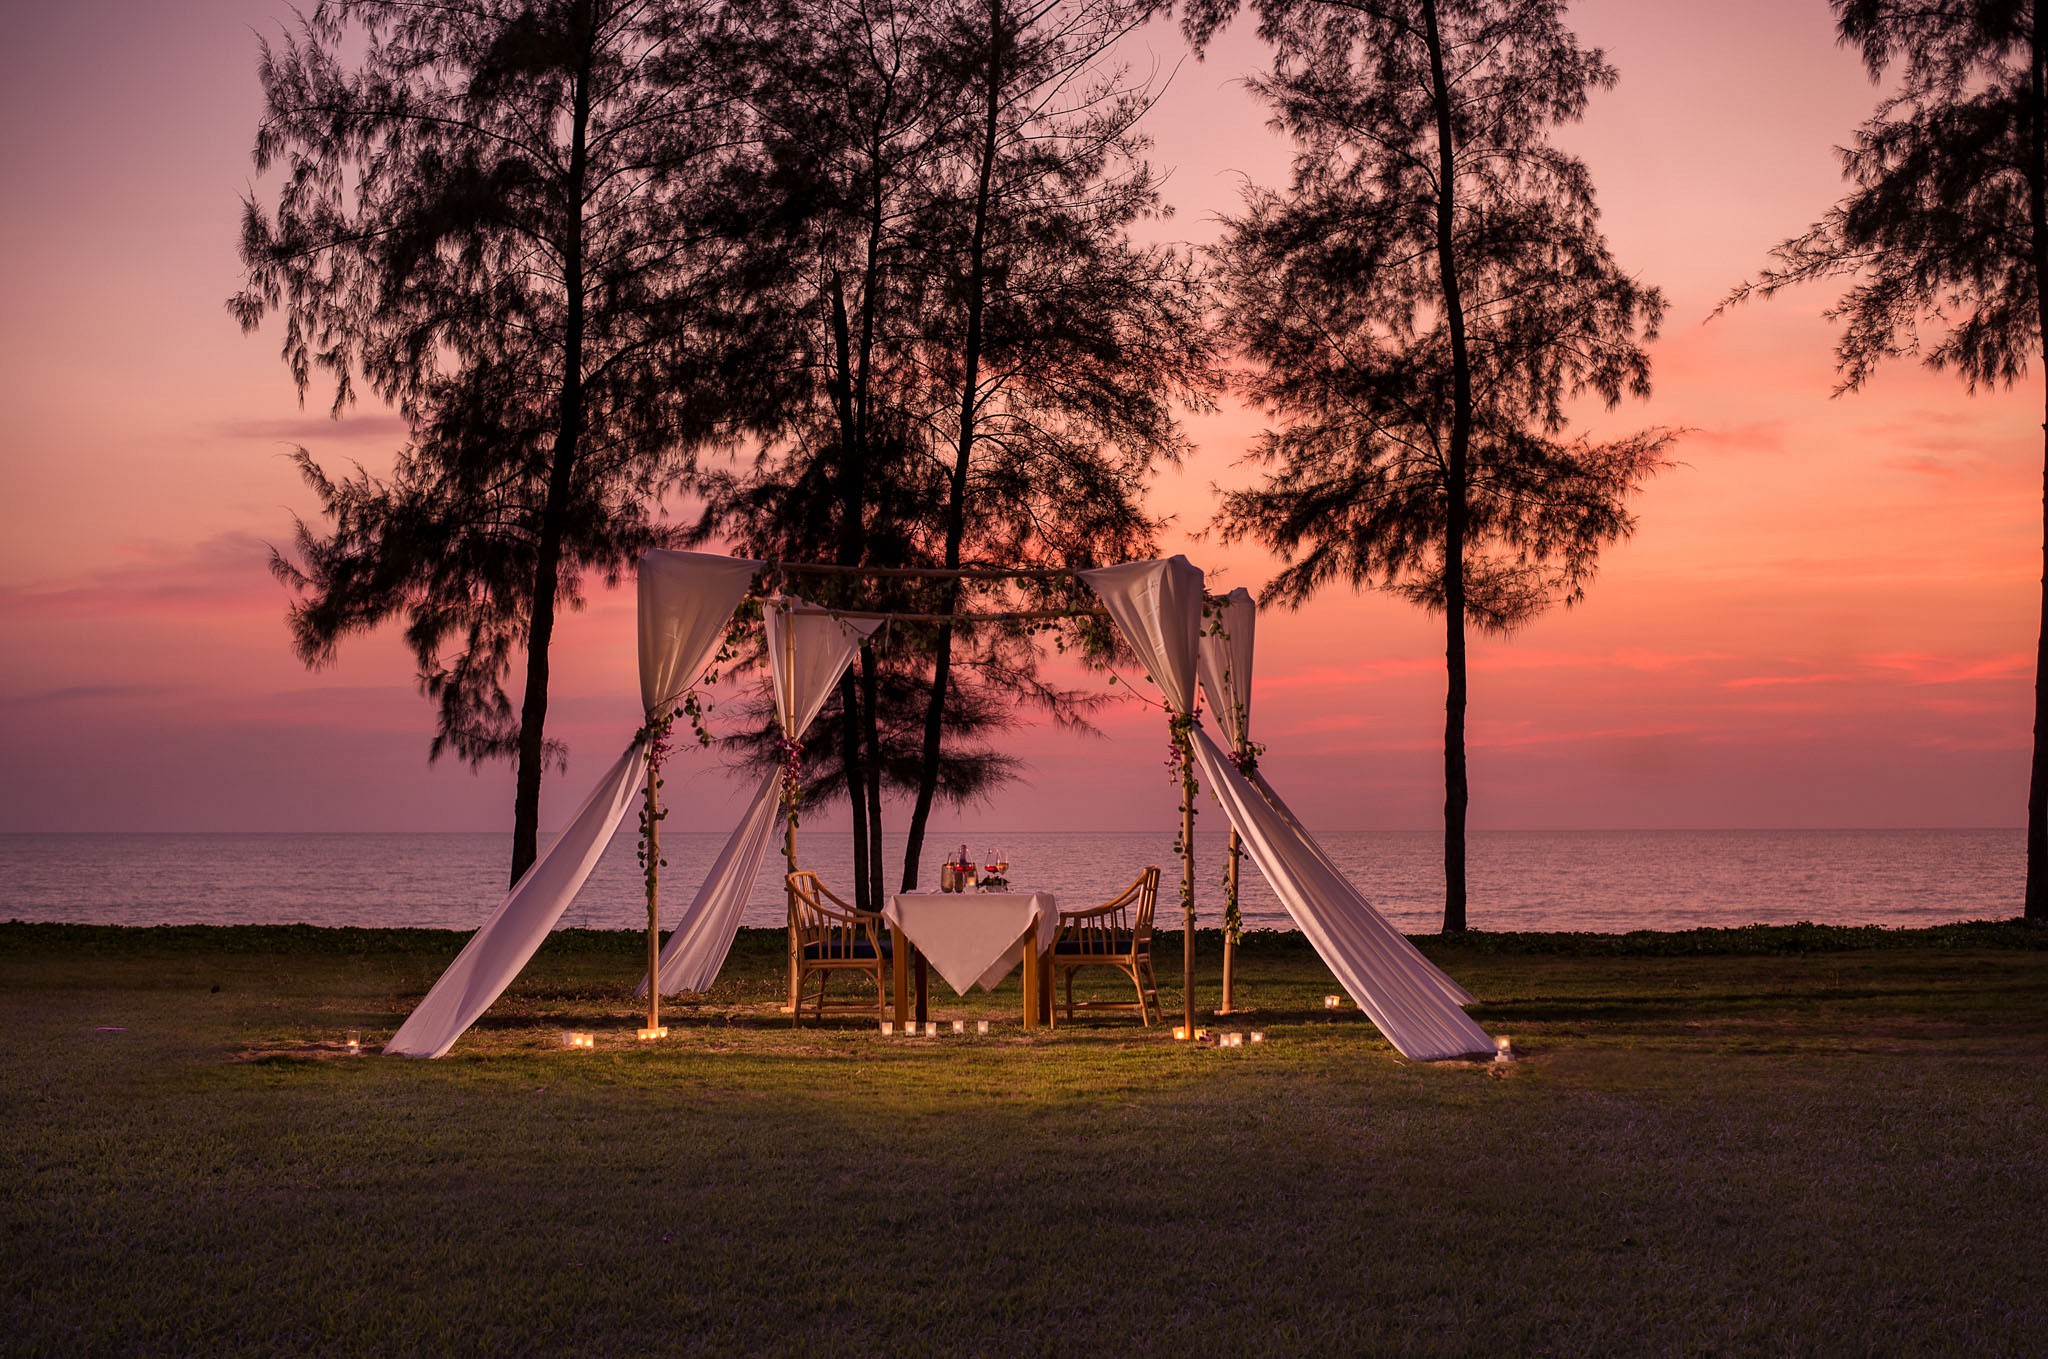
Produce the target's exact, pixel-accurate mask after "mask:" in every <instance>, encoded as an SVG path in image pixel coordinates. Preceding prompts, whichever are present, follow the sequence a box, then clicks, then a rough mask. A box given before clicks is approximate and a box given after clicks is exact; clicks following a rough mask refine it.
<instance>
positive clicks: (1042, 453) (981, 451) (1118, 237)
mask: <svg viewBox="0 0 2048 1359" xmlns="http://www.w3.org/2000/svg"><path fill="white" fill-rule="evenodd" d="M1155 8H1157V6H1156V5H1153V4H1149V3H1145V4H1140V3H1131V2H1130V0H1086V3H1081V4H1069V3H1059V4H1048V3H1044V0H1038V2H1037V3H1033V4H1030V5H1019V4H1015V3H1013V2H1012V0H947V2H946V3H937V4H934V3H908V0H906V2H905V3H901V4H891V3H879V2H878V0H859V2H857V0H751V3H750V4H749V5H746V6H742V7H741V8H740V9H739V11H738V12H739V13H742V14H745V15H747V16H749V17H748V19H747V21H746V22H747V26H748V27H749V28H750V29H752V31H754V33H755V34H756V35H757V38H756V41H755V43H754V49H753V52H752V54H751V56H750V57H749V58H748V59H747V60H746V61H745V62H744V63H740V65H744V66H745V67H746V68H748V69H749V70H750V72H751V74H750V75H749V76H748V77H747V84H748V98H749V101H750V103H751V104H752V106H753V107H754V108H755V110H756V112H757V116H758V117H759V119H760V121H761V124H762V126H763V127H764V129H766V131H765V132H764V138H765V143H764V144H765V146H766V149H767V153H768V154H767V157H766V160H765V162H764V164H766V165H767V166H769V167H771V168H770V170H769V172H768V173H767V176H766V178H765V179H764V181H763V184H762V186H761V187H762V189H763V192H764V203H763V207H762V208H761V210H760V211H759V212H758V213H757V214H756V217H757V220H759V221H761V222H764V223H777V224H778V226H777V228H776V229H777V230H779V231H780V232H782V233H784V234H785V235H786V236H787V238H788V239H789V241H790V242H791V245H790V247H789V248H790V250H791V251H792V254H793V257H794V258H796V259H798V260H800V261H801V264H800V266H799V267H798V268H796V269H795V270H794V272H793V274H792V280H791V283H790V285H789V286H790V290H791V295H792V299H793V300H792V307H795V306H797V305H801V306H802V307H803V310H804V315H805V318H806V320H805V324H804V326H803V327H802V334H803V336H804V343H805V345H806V347H807V353H808V354H809V356H810V359H809V363H808V365H807V367H806V369H805V371H806V372H807V373H808V374H809V375H810V380H809V385H808V386H807V389H806V390H807V393H808V397H807V403H806V406H805V409H804V412H803V413H802V415H801V416H800V417H799V418H797V419H796V420H794V421H792V423H791V426H790V427H789V428H788V429H787V430H785V431H783V432H782V434H781V435H780V436H779V437H778V438H777V439H776V440H774V441H771V442H770V444H769V445H768V446H767V447H766V448H765V450H764V457H763V459H762V461H761V462H760V463H759V464H758V465H757V466H756V467H754V468H753V469H752V470H750V471H748V472H747V473H745V474H744V475H740V476H735V477H733V478H730V479H727V480H724V481H722V482H720V483H719V484H717V485H716V486H715V488H714V494H713V495H712V496H711V497H710V502H709V513H708V514H707V516H706V518H705V521H704V524H703V526H702V528H701V529H700V532H703V533H715V534H717V535H719V536H722V537H727V538H729V539H731V540H734V541H744V542H746V543H749V544H752V545H753V546H752V548H751V549H750V550H754V551H757V552H759V551H763V550H765V549H766V548H767V547H768V546H769V545H771V544H772V545H775V546H777V547H778V548H779V549H780V550H778V551H776V553H775V555H794V556H801V557H810V558H823V559H826V560H833V559H836V560H838V561H841V562H846V563H853V564H862V565H884V566H951V567H959V566H976V565H984V566H1037V565H1058V566H1085V565H1093V564H1095V563H1097V562H1099V561H1104V560H1119V559H1122V558H1124V557H1127V556H1131V555H1139V554H1142V553H1144V552H1147V551H1149V550H1151V544H1152V542H1153V534H1154V530H1155V525H1154V522H1153V521H1152V520H1151V518H1150V517H1149V516H1147V515H1146V514H1145V512H1144V510H1143V509H1142V506H1141V503H1140V500H1141V493H1142V487H1143V482H1144V478H1145V476H1146V474H1147V472H1148V471H1149V470H1150V468H1151V467H1152V466H1154V465H1155V464H1156V463H1157V462H1158V461H1159V460H1160V459H1162V458H1165V459H1170V458H1174V457H1177V456H1178V455H1179V452H1180V450H1181V443H1182V439H1181V435H1180V432H1179V429H1178V427H1177V425H1176V423H1175V420H1174V402H1175V399H1176V398H1177V397H1185V398H1187V399H1189V400H1193V401H1201V400H1203V399H1205V398H1206V395H1207V393H1208V391H1209V390H1210V386H1211V377H1210V356H1209V342H1208V339H1207V336H1206V333H1205V331H1204V329H1203V326H1202V293H1201V288H1200V282H1199V279H1198V278H1197V276H1196V273H1195V270H1194V267H1193V261H1192V259H1191V258H1190V257H1189V256H1188V255H1187V254H1185V253H1184V252H1179V251H1174V250H1170V249H1164V248H1150V247H1140V246H1137V245H1134V244H1133V243H1132V242H1131V241H1130V239H1129V232H1130V228H1131V226H1132V225H1133V224H1134V223H1135V222H1136V221H1137V220H1138V219H1139V218H1141V217H1143V216H1145V215H1147V214H1149V213H1153V212H1157V211H1159V210H1160V209H1159V204H1158V198H1157V192H1156V187H1155V184H1154V182H1153V180H1152V178H1151V175H1150V173H1149V171H1148V170H1147V169H1146V168H1145V166H1144V165H1143V164H1142V162H1141V161H1140V160H1139V159H1138V157H1139V155H1140V154H1141V152H1142V149H1143V144H1142V142H1141V141H1140V139H1139V138H1138V137H1137V136H1136V134H1135V132H1134V124H1135V123H1136V121H1137V119H1138V117H1139V116H1140V115H1141V114H1142V113H1143V111H1144V109H1145V108H1146V107H1147V104H1148V100H1147V98H1146V96H1145V95H1144V94H1143V92H1142V91H1138V90H1134V89H1132V88H1129V87H1128V84H1127V82H1126V80H1125V79H1124V76H1123V73H1122V72H1121V71H1119V70H1117V69H1115V68H1114V67H1113V66H1112V65H1111V64H1110V62H1109V60H1108V52H1109V49H1110V47H1111V46H1112V45H1113V44H1114V43H1115V42H1116V40H1117V39H1118V38H1119V37H1121V36H1122V35H1124V34H1126V33H1128V32H1129V31H1130V30H1131V28H1132V27H1133V26H1135V25H1136V24H1137V23H1138V22H1140V21H1141V20H1142V18H1143V17H1144V15H1145V14H1147V13H1149V12H1151V11H1152V10H1153V9H1155ZM806 548H808V550H805V549H806ZM816 588H817V589H818V590H820V591H827V590H829V589H830V586H829V585H828V584H827V583H825V582H822V581H819V582H817V583H816ZM868 588H872V587H868ZM1071 589H1072V587H1071V585H1070V584H1069V585H1054V584H1052V583H1044V584H1038V583H1031V584H1022V585H1018V584H1005V583H1003V582H997V581H989V580H976V581H971V582H964V583H962V582H952V581H948V582H943V583H939V584H936V585H933V584H931V583H929V582H927V583H925V584H923V585H921V586H913V585H903V586H898V587H893V588H892V589H891V590H890V591H889V592H888V594H887V595H886V598H887V599H888V600H889V601H890V602H891V603H894V604H896V605H897V606H899V607H904V608H907V609H910V610H912V611H914V612H920V613H926V612H930V613H937V614H940V615H943V616H945V617H947V618H951V617H953V616H955V615H957V614H958V613H959V612H960V611H961V609H962V607H963V605H967V604H970V603H973V604H983V605H997V606H1002V605H1011V604H1017V605H1029V604H1040V603H1046V602H1051V601H1057V600H1063V599H1065V598H1067V597H1068V592H1069V591H1071ZM841 598H842V599H844V600H846V601H847V602H851V600H850V597H848V596H843V595H842V596H841ZM918 670H921V671H922V673H923V674H924V675H925V676H926V677H927V683H926V685H925V688H924V693H923V697H922V699H921V700H919V701H918V703H917V711H916V712H915V714H914V715H913V714H907V713H906V712H905V711H904V710H903V708H902V706H901V705H902V704H903V703H904V702H906V701H909V697H910V693H911V692H912V691H911V690H909V689H907V688H906V687H905V685H904V684H903V682H902V680H903V677H904V676H905V675H907V674H910V673H913V672H915V671H918ZM1020 705H1021V706H1026V707H1038V708H1042V709H1045V710H1048V711H1050V712H1051V714H1052V715H1053V717H1054V718H1055V720H1078V719H1079V717H1080V715H1081V713H1082V711H1083V708H1084V706H1085V705H1084V704H1083V703H1082V701H1081V696H1080V695H1078V694H1075V693H1072V692H1069V691H1066V690H1062V689H1058V688H1056V687H1053V686H1049V685H1047V684H1045V683H1043V682H1041V680H1040V677H1039V672H1038V666H1037V648H1036V644H1035V639H1034V637H1033V636H1032V634H1031V633H1030V632H1029V630H1028V629H1026V628H1023V627H1009V626H990V625H985V624H984V625H974V626H972V627H970V626H969V625H967V624H965V623H961V624H958V625H955V624H953V623H951V622H941V623H939V624H938V625H936V626H916V627H897V628H895V629H893V630H892V637H891V641H890V644H889V651H888V653H887V655H886V657H884V656H881V655H879V654H877V653H876V652H875V651H874V650H873V649H872V648H871V649H870V652H869V654H868V656H866V657H864V658H863V666H862V677H861V684H860V686H859V691H858V694H857V695H856V694H855V693H854V691H853V686H852V685H851V684H848V685H845V686H843V687H842V691H841V712H842V714H844V713H852V712H854V711H855V709H856V707H857V706H858V708H859V709H860V712H859V717H858V719H853V718H845V717H842V719H841V720H840V726H839V728H838V730H839V732H840V741H839V759H840V762H841V767H842V769H843V768H847V767H852V761H851V760H849V758H848V755H849V753H851V752H853V751H855V750H856V749H857V747H856V746H855V745H854V744H852V742H853V740H854V738H855V737H856V736H857V735H861V734H862V733H858V732H856V731H855V730H854V727H855V725H856V721H857V723H858V725H859V726H860V728H861V729H862V732H864V739H863V740H862V741H861V743H860V746H859V747H858V749H860V750H862V751H864V754H863V755H862V756H861V757H860V758H861V759H862V761H863V762H864V768H862V769H860V770H859V771H858V774H859V776H860V777H865V778H866V779H868V780H869V782H868V789H869V795H868V796H867V797H866V798H865V799H856V806H858V805H859V803H860V802H861V801H864V802H865V803H866V807H867V815H868V821H867V835H868V841H869V843H870V845H872V846H873V850H872V852H871V853H870V854H869V857H868V861H867V867H868V873H869V874H871V875H874V876H873V881H872V888H871V890H872V892H873V893H876V894H879V892H880V891H881V890H882V885H881V881H880V878H879V874H880V871H881V870H880V854H879V844H880V825H881V800H880V795H879V790H880V789H881V788H882V787H883V786H884V785H887V786H889V787H890V788H891V789H893V790H897V791H902V792H905V793H907V794H908V796H909V800H910V802H911V813H910V825H909V834H908V840H909V846H908V850H907V853H906V857H905V862H904V866H903V876H902V882H903V883H904V884H905V885H906V886H910V885H914V884H915V883H916V880H917V876H918V872H919V860H920V856H921V849H922V842H923V838H924V834H925V830H926V827H927V825H928V824H929V818H930V815H931V813H932V810H933V808H934V806H935V805H936V803H938V802H940V801H945V800H948V799H952V800H958V799H961V798H964V797H971V796H975V795H977V794H980V793H985V792H986V791H987V790H988V789H990V788H991V787H993V786H994V783H995V782H996V781H998V780H1000V779H1001V778H1005V777H1008V776H1009V775H1010V773H1011V771H1012V768H1013V766H1012V765H1011V764H1010V763H1009V762H1007V761H1004V760H1002V759H1001V758H1000V757H998V756H997V755H996V754H995V753H994V752H993V751H991V750H989V749H988V748H987V747H986V746H985V745H978V744H977V743H976V742H975V740H974V739H973V738H974V736H975V734H976V733H977V732H980V733H988V734H991V735H992V734H993V733H994V732H995V731H997V730H999V729H1000V727H1001V726H1002V725H1004V723H1002V722H997V721H995V720H993V719H994V718H995V716H996V715H998V714H1002V713H1005V712H1008V711H1012V710H1014V709H1016V708H1017V707H1019V706H1020ZM906 717H914V720H913V721H912V722H910V723H909V726H908V729H910V730H914V731H915V732H916V745H917V752H918V753H917V758H916V759H915V760H914V761H912V762H911V763H910V765H909V766H908V768H909V770H910V772H911V773H912V775H913V777H912V778H911V780H910V782H909V783H908V785H901V784H899V783H898V782H897V781H898V780H899V779H900V778H902V777H903V776H904V773H905V770H906V766H905V764H904V761H903V759H902V757H901V749H900V745H899V743H900V741H901V740H902V739H904V733H905V731H906V729H907V728H906V721H905V719H906ZM818 767H820V768H827V766H824V765H820V766H818ZM838 777H839V778H840V779H842V780H843V778H844V775H843V773H842V774H841V775H839V776H838ZM840 786H842V787H847V786H848V784H846V783H843V782H842V783H841V785H840ZM849 791H851V789H850V788H849ZM856 833H857V834H858V827H857V828H856ZM857 844H858V841H857ZM858 871H859V870H858V863H857V873H858Z"/></svg>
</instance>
